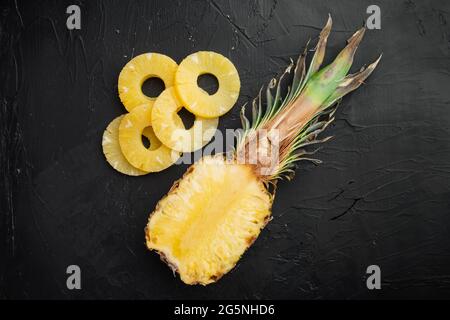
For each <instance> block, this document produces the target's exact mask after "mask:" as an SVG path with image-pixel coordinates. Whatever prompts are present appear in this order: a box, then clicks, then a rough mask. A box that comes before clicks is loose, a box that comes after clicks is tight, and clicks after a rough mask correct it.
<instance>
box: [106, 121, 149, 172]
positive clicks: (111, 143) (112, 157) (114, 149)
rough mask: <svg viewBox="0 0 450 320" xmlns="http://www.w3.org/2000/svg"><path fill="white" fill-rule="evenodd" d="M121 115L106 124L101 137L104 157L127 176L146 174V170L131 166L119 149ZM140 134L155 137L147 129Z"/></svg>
mask: <svg viewBox="0 0 450 320" xmlns="http://www.w3.org/2000/svg"><path fill="white" fill-rule="evenodd" d="M123 117H124V115H121V116H119V117H117V118H115V119H114V120H113V121H111V123H110V124H109V125H108V127H107V128H106V130H105V132H104V133H103V139H102V148H103V154H104V155H105V157H106V161H108V163H109V164H110V165H111V166H112V167H113V168H114V169H115V170H117V171H119V172H120V173H123V174H126V175H129V176H142V175H144V174H147V173H148V172H145V171H142V170H139V169H136V168H135V167H133V166H132V165H131V164H130V163H129V162H128V161H127V159H126V158H125V157H124V155H123V153H122V150H121V149H120V144H119V126H120V122H121V121H122V118H123ZM142 134H143V135H144V136H146V137H147V139H149V140H150V141H152V140H154V139H155V138H156V137H155V138H153V137H151V135H154V133H153V130H152V131H151V134H150V132H149V131H147V130H144V132H142ZM152 145H153V144H152ZM152 145H151V146H152Z"/></svg>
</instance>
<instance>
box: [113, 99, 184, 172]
mask: <svg viewBox="0 0 450 320" xmlns="http://www.w3.org/2000/svg"><path fill="white" fill-rule="evenodd" d="M149 126H151V107H150V106H149V105H142V106H138V107H136V108H134V109H133V110H132V111H131V112H130V113H128V114H127V115H125V116H124V117H123V119H122V121H121V123H120V126H119V143H120V148H121V150H122V153H123V155H124V156H125V158H126V159H127V160H128V162H129V163H130V164H131V165H133V166H134V167H136V168H138V169H140V170H143V171H147V172H158V171H162V170H164V169H166V168H168V167H169V166H171V165H172V164H173V163H175V162H176V161H177V160H178V158H179V157H180V153H179V152H177V151H174V150H171V149H169V148H168V147H166V146H165V145H163V144H160V143H159V142H156V143H155V142H154V143H153V144H154V145H158V144H160V145H159V146H157V147H156V148H155V147H154V148H151V147H150V148H149V149H147V148H146V147H145V146H144V145H143V143H142V133H143V131H144V129H145V128H146V127H149ZM152 138H153V139H155V140H156V141H158V140H157V139H156V136H153V137H152ZM150 145H152V141H150Z"/></svg>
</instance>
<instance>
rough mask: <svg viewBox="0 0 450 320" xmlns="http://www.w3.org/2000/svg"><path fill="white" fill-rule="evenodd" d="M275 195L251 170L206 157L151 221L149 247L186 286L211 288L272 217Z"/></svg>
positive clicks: (162, 202) (147, 233)
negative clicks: (198, 285)
mask: <svg viewBox="0 0 450 320" xmlns="http://www.w3.org/2000/svg"><path fill="white" fill-rule="evenodd" d="M272 202H273V195H272V194H271V193H270V192H269V191H268V190H267V188H266V185H265V184H264V183H263V182H262V181H261V180H260V178H259V177H258V176H257V175H256V174H255V172H254V168H253V167H252V166H249V165H244V164H237V163H236V162H235V161H234V160H232V161H228V162H227V160H226V159H225V157H224V156H222V155H216V156H211V157H204V158H203V159H201V160H200V161H198V162H197V163H195V164H193V165H192V166H191V167H190V168H189V169H188V171H187V172H186V173H185V175H184V176H183V178H182V179H181V180H178V181H177V182H175V184H174V185H173V186H172V188H171V189H170V191H169V193H168V194H167V195H166V196H165V197H164V198H163V199H161V200H160V201H159V202H158V204H157V206H156V209H155V211H154V212H153V213H152V214H151V215H150V217H149V221H148V224H147V227H146V228H145V236H146V244H147V247H148V248H149V249H150V250H155V251H157V252H158V253H159V255H160V257H161V260H163V261H164V262H165V263H167V264H168V265H169V267H170V268H172V270H173V271H176V272H178V273H179V275H180V278H181V280H182V281H183V282H184V283H186V284H190V285H194V284H201V285H208V284H210V283H213V282H216V281H217V280H218V279H220V278H221V277H222V276H223V275H224V274H226V273H227V272H229V271H230V270H231V269H232V268H233V267H234V266H235V265H236V263H237V262H238V261H239V259H240V258H241V256H242V255H243V254H244V252H245V251H246V250H247V249H248V248H249V247H250V246H251V245H252V244H253V242H254V241H255V240H256V238H257V237H258V235H259V234H260V232H261V230H262V229H263V228H264V227H265V226H266V224H267V222H268V221H269V220H270V217H271V207H272Z"/></svg>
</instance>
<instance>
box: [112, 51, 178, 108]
mask: <svg viewBox="0 0 450 320" xmlns="http://www.w3.org/2000/svg"><path fill="white" fill-rule="evenodd" d="M177 68H178V65H177V63H176V62H175V61H173V60H172V59H171V58H169V57H168V56H165V55H163V54H159V53H144V54H141V55H139V56H137V57H135V58H133V59H132V60H130V61H129V62H128V63H127V64H126V65H125V67H124V68H123V69H122V71H121V72H120V75H119V84H118V88H119V97H120V100H121V101H122V103H123V105H124V106H125V109H127V110H128V111H131V110H133V109H134V108H135V107H137V106H140V105H143V104H148V105H150V106H152V105H153V103H154V102H155V100H156V98H152V97H148V96H146V95H145V94H144V93H143V92H142V84H143V83H144V81H145V80H147V79H149V78H152V77H157V78H160V79H161V80H162V81H163V82H164V85H165V87H166V88H169V87H171V86H173V83H174V78H175V72H176V70H177Z"/></svg>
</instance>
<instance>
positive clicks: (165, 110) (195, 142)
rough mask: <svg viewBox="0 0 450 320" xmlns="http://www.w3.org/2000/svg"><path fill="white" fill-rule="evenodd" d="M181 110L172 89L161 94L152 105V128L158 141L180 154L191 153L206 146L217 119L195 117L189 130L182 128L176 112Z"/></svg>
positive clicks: (215, 126)
mask: <svg viewBox="0 0 450 320" xmlns="http://www.w3.org/2000/svg"><path fill="white" fill-rule="evenodd" d="M181 108H182V105H181V102H180V100H179V99H178V98H177V96H176V94H175V90H174V89H173V88H168V89H166V90H164V91H163V93H161V95H160V96H159V97H158V99H157V100H156V102H155V104H154V105H153V110H152V126H153V130H154V131H155V134H156V136H157V137H158V139H159V140H161V142H162V143H163V144H165V145H166V146H168V147H169V148H171V149H173V150H177V151H180V152H192V151H195V150H197V149H200V148H202V147H203V146H204V145H205V144H207V143H208V142H209V141H210V140H211V139H212V137H213V136H214V133H215V132H216V130H217V125H218V124H219V119H218V118H213V119H206V118H202V117H198V116H196V117H195V121H194V125H193V126H192V127H191V128H190V129H186V128H185V127H184V124H183V122H182V121H181V118H180V117H179V116H178V114H177V112H178V111H180V109H181Z"/></svg>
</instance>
